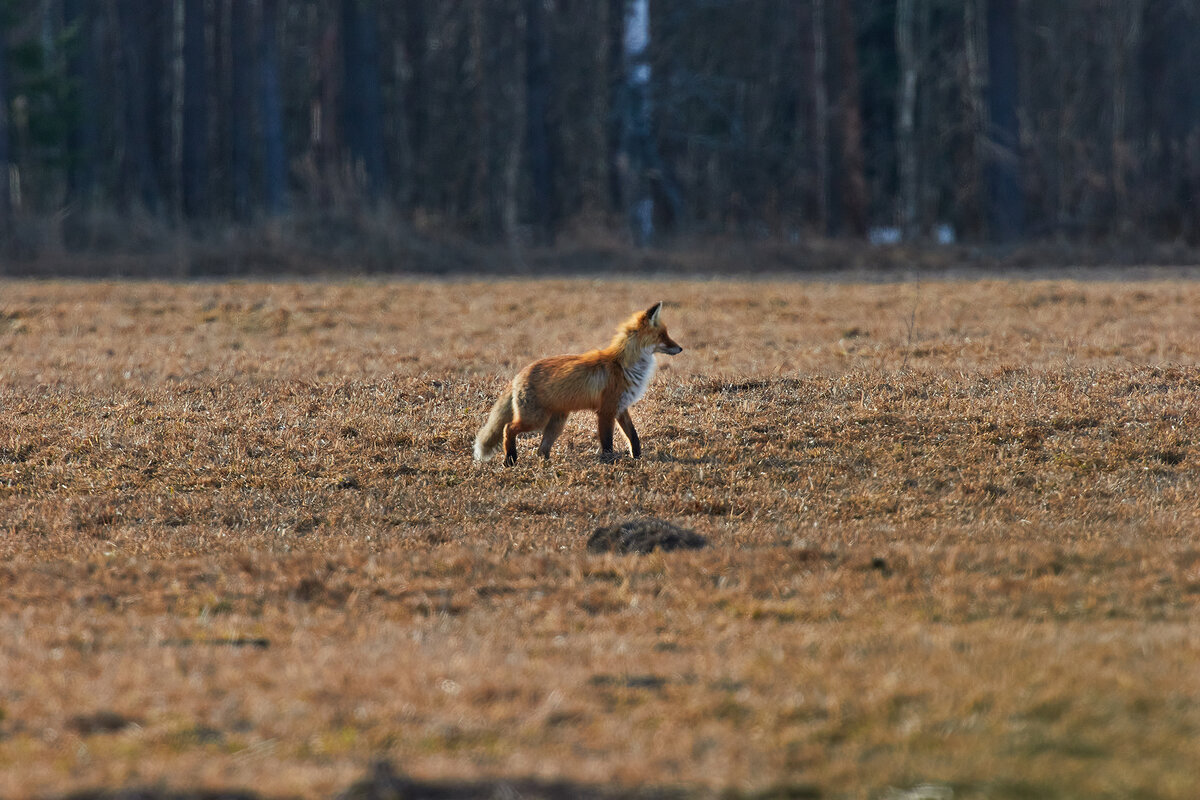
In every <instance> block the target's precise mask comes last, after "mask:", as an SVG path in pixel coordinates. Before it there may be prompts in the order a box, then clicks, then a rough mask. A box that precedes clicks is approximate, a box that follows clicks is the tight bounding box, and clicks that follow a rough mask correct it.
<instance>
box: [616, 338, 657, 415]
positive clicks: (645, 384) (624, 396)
mask: <svg viewBox="0 0 1200 800" xmlns="http://www.w3.org/2000/svg"><path fill="white" fill-rule="evenodd" d="M656 366H657V365H656V364H655V362H654V348H653V347H651V348H647V349H645V350H643V351H642V357H641V358H639V359H638V360H637V361H635V362H634V363H633V366H630V367H626V368H625V379H626V380H628V381H629V388H628V389H626V390H625V391H624V392H622V393H621V399H620V400H618V401H617V413H618V414H620V413H621V412H622V411H625V410H626V409H628V408H629V407H630V406H632V405H633V404H634V403H636V402H637V401H638V400H641V399H642V396H643V395H644V394H646V390H647V389H649V388H650V379H651V378H653V377H654V369H655V367H656Z"/></svg>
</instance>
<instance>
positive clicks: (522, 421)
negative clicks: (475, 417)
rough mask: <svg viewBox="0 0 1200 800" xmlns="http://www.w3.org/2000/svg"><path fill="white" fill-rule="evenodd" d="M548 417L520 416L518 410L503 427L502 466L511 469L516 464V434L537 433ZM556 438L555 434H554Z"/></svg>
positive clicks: (531, 414)
mask: <svg viewBox="0 0 1200 800" xmlns="http://www.w3.org/2000/svg"><path fill="white" fill-rule="evenodd" d="M547 422H548V417H547V416H546V415H545V414H544V413H543V414H538V413H528V412H526V413H525V414H521V413H520V410H519V409H518V412H517V416H516V418H515V419H513V421H512V422H510V423H508V424H507V425H505V426H504V465H505V466H508V467H511V466H512V465H513V464H516V463H517V434H518V433H529V432H530V431H538V430H541V429H542V428H544V427H546V425H547ZM555 435H556V436H557V434H555Z"/></svg>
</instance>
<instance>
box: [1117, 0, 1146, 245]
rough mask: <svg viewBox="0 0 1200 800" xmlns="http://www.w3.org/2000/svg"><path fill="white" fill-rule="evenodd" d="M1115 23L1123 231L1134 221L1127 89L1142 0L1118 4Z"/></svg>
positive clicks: (1119, 195)
mask: <svg viewBox="0 0 1200 800" xmlns="http://www.w3.org/2000/svg"><path fill="white" fill-rule="evenodd" d="M1115 5H1116V9H1115V13H1114V17H1115V19H1114V20H1113V21H1112V25H1111V28H1110V31H1111V35H1112V39H1113V40H1112V45H1111V47H1112V69H1113V76H1112V136H1111V145H1112V178H1111V184H1112V194H1113V217H1114V220H1115V223H1116V224H1115V227H1116V228H1118V229H1119V231H1120V232H1121V233H1128V232H1129V231H1130V230H1132V229H1133V225H1134V223H1135V220H1134V219H1133V218H1132V217H1133V213H1134V212H1133V209H1132V208H1131V207H1130V203H1129V176H1130V172H1131V170H1132V169H1133V168H1134V166H1135V164H1137V163H1138V161H1137V159H1135V158H1134V155H1133V152H1132V148H1131V145H1130V142H1129V136H1128V133H1129V132H1128V131H1127V129H1126V127H1127V123H1128V119H1129V113H1128V89H1129V84H1130V74H1131V73H1132V72H1133V68H1132V66H1131V61H1133V59H1134V58H1135V57H1136V54H1137V53H1138V52H1139V50H1140V48H1141V37H1142V0H1126V2H1124V3H1117V4H1115Z"/></svg>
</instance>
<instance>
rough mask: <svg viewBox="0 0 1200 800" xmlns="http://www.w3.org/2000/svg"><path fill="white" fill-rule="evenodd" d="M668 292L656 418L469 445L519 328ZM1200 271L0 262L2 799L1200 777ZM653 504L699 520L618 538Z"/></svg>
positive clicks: (571, 326)
mask: <svg viewBox="0 0 1200 800" xmlns="http://www.w3.org/2000/svg"><path fill="white" fill-rule="evenodd" d="M659 299H662V300H665V301H667V305H666V307H665V309H664V312H663V319H664V322H665V323H666V324H667V325H668V326H669V328H670V331H671V334H672V336H673V337H674V338H675V339H676V340H677V341H678V342H679V343H680V344H681V345H683V347H684V352H683V353H682V354H681V355H679V356H676V357H674V358H671V359H667V358H664V357H660V371H659V374H658V376H657V378H656V379H655V382H654V384H653V385H652V387H651V390H650V392H649V394H648V396H647V398H646V399H644V400H643V401H642V402H641V403H640V404H639V405H637V406H636V407H635V408H634V409H633V416H634V419H635V421H636V423H637V425H638V428H639V431H640V433H641V436H642V442H643V446H644V448H645V452H644V454H643V457H642V458H641V459H640V460H637V461H634V460H632V459H630V458H627V457H626V458H622V459H620V460H619V461H617V463H614V464H604V463H601V462H600V460H599V458H598V453H597V447H596V445H595V439H594V435H593V433H592V427H593V422H592V419H591V418H588V417H585V416H584V415H576V416H575V417H572V421H571V422H570V423H569V425H568V428H567V431H566V433H565V434H564V436H563V438H562V439H560V440H559V444H558V446H557V448H556V450H555V453H554V458H553V460H552V461H551V462H550V463H549V464H543V463H541V462H540V460H539V459H538V458H537V457H536V454H535V448H536V439H535V438H532V439H525V440H523V441H522V453H523V459H522V461H521V462H520V463H519V464H518V465H517V466H516V467H514V468H511V469H505V468H504V467H503V466H502V465H501V464H500V463H499V462H498V461H493V462H491V463H488V464H485V465H478V464H475V463H473V462H472V461H471V457H470V447H471V441H472V438H473V436H474V433H475V430H476V429H477V428H478V427H479V425H480V424H481V423H482V422H483V419H484V418H485V417H486V414H487V409H488V407H489V406H490V404H491V402H492V401H493V400H494V399H495V397H496V396H497V395H498V393H499V392H500V390H501V388H502V386H503V384H504V383H505V381H507V380H508V379H509V378H510V377H511V376H512V374H513V373H514V372H515V371H516V370H517V369H518V368H519V367H520V366H521V365H523V364H524V363H525V362H527V361H529V360H532V359H533V358H535V357H539V356H543V355H548V354H551V353H556V352H578V351H580V350H582V349H587V348H590V347H594V346H598V345H602V344H605V343H607V341H608V338H609V335H610V331H611V329H612V328H613V326H614V325H615V324H616V323H618V322H619V321H620V320H621V319H623V318H624V317H625V316H626V315H627V314H629V313H630V312H631V311H633V310H637V309H640V308H644V307H646V306H648V305H649V304H650V303H652V302H654V301H656V300H659ZM1198 312H1200V284H1198V283H1194V282H1192V281H1191V280H1190V279H1189V278H1187V277H1186V276H1185V277H1183V278H1176V279H1173V280H1161V281H1140V282H1092V283H1087V282H1075V281H1069V280H1045V281H1022V282H1002V281H966V280H963V281H945V282H923V283H901V284H880V285H851V284H836V283H817V282H813V283H800V282H786V281H760V282H701V281H675V280H672V281H658V282H655V281H644V282H636V281H593V280H585V279H579V280H560V281H556V280H538V281H533V280H511V281H501V282H495V283H473V282H466V281H444V282H434V281H429V282H416V281H414V282H404V281H393V282H366V281H364V282H357V283H356V282H346V283H321V282H311V283H265V284H258V283H234V284H230V283H211V284H210V283H189V284H171V283H111V284H108V283H105V284H93V283H58V282H14V281H9V282H0V796H2V797H6V798H23V797H55V796H60V795H62V794H65V793H68V792H72V791H77V790H82V789H89V788H97V787H107V788H114V787H128V786H151V787H162V788H170V789H187V788H195V787H201V788H210V789H211V788H231V787H241V788H245V789H249V790H252V791H254V792H256V793H259V794H261V795H263V796H268V797H293V796H299V797H332V796H333V795H335V794H336V793H337V792H339V791H342V790H344V789H345V788H346V787H347V786H349V785H350V784H351V783H352V782H353V781H355V780H356V779H357V778H359V777H361V776H362V775H363V774H364V773H365V772H366V770H367V767H368V764H369V763H371V762H372V761H373V760H374V759H379V758H383V759H387V760H389V761H390V762H391V763H393V764H394V765H395V766H396V769H397V770H399V771H402V772H403V773H405V774H407V775H409V776H413V777H414V778H416V779H420V780H422V781H427V782H429V785H430V786H434V785H435V784H437V785H440V784H439V783H438V782H441V781H457V782H467V783H470V782H475V781H478V782H479V783H477V784H473V785H474V786H475V787H476V789H478V795H479V796H481V797H515V796H518V795H520V796H531V793H532V794H534V795H536V794H537V792H538V791H542V790H544V793H545V794H546V796H550V795H554V796H562V797H567V796H571V795H572V794H576V795H579V796H582V795H583V793H584V791H585V789H584V787H590V788H589V789H588V790H589V791H592V792H593V793H594V794H593V796H603V797H610V796H616V795H618V794H619V793H621V792H623V791H625V790H628V789H631V788H633V787H641V788H642V790H645V789H646V788H647V787H648V788H650V789H655V790H657V789H663V790H671V791H679V792H682V793H683V795H685V796H688V797H693V796H694V797H727V798H742V797H745V798H749V797H756V798H784V797H820V798H881V799H882V798H888V799H889V800H898V799H899V798H919V797H940V798H944V797H950V796H951V793H952V796H953V797H954V798H996V799H997V800H1006V799H1010V798H1012V799H1015V798H1179V800H1184V799H1185V798H1186V799H1189V800H1190V798H1194V797H1196V796H1198V792H1200V789H1198V787H1200V766H1198V765H1200V667H1198V666H1197V665H1198V664H1200V622H1198V620H1200V440H1198V434H1197V431H1198V430H1200V410H1198V407H1197V397H1198V395H1200V366H1198V365H1200V313H1198ZM618 438H619V437H618ZM620 445H621V446H624V442H623V440H620ZM639 516H653V517H659V518H662V519H665V520H669V521H671V522H673V523H675V524H678V525H682V526H684V527H687V528H690V529H692V530H694V531H696V532H698V533H700V534H701V535H703V536H704V537H706V538H707V540H708V542H709V547H708V548H706V549H703V550H699V551H694V552H681V551H680V552H671V553H662V552H655V553H652V554H650V555H644V556H643V555H613V554H593V553H589V552H588V551H587V549H586V547H585V543H586V540H587V538H588V536H589V535H590V533H591V532H592V531H593V530H594V529H595V528H596V527H597V526H599V525H603V524H609V523H613V522H619V521H621V520H624V519H628V518H632V517H639ZM497 779H499V780H501V781H508V782H510V783H509V785H508V788H507V789H506V788H505V787H504V786H500V787H499V788H496V785H493V784H489V783H487V782H488V781H494V780H497ZM923 784H929V786H925V787H923V788H922V785H923ZM539 786H540V787H542V789H541V790H539V789H538V788H537V787H539ZM513 787H518V788H515V789H514V788H513ZM531 787H532V788H531ZM435 788H436V787H435ZM445 788H446V787H445V786H442V789H445ZM447 791H448V790H447ZM506 792H507V793H506ZM555 792H557V794H555Z"/></svg>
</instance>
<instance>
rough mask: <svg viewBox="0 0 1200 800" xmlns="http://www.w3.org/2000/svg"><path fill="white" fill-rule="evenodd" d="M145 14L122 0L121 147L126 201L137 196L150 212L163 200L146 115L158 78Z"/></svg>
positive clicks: (133, 1)
mask: <svg viewBox="0 0 1200 800" xmlns="http://www.w3.org/2000/svg"><path fill="white" fill-rule="evenodd" d="M144 11H145V9H144V8H143V6H142V4H141V3H140V2H138V0H121V2H120V5H119V13H118V25H119V27H120V37H121V40H120V44H121V68H122V69H121V78H122V79H123V83H124V86H123V87H122V88H123V89H124V92H123V99H124V114H123V117H124V120H123V122H124V126H123V128H124V130H123V136H122V137H121V138H122V139H123V141H122V142H120V145H121V146H120V148H119V152H121V153H122V154H123V157H124V164H123V165H122V166H121V169H120V174H121V176H122V183H123V184H124V185H123V187H122V188H123V191H122V195H123V197H124V199H126V200H128V199H130V198H131V197H136V198H137V200H138V201H140V202H141V204H142V205H143V206H144V207H145V208H146V209H148V210H150V211H152V212H157V211H158V210H159V205H160V199H161V198H160V193H159V189H158V185H157V181H156V180H155V169H154V165H153V159H152V157H151V153H150V138H149V129H150V122H149V119H148V118H147V113H146V100H147V96H148V94H149V91H150V90H151V89H152V88H153V87H154V85H155V79H156V77H157V76H154V75H147V72H146V69H145V57H144V55H145V54H144V47H145V44H146V34H145V26H144V24H143V13H144Z"/></svg>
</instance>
